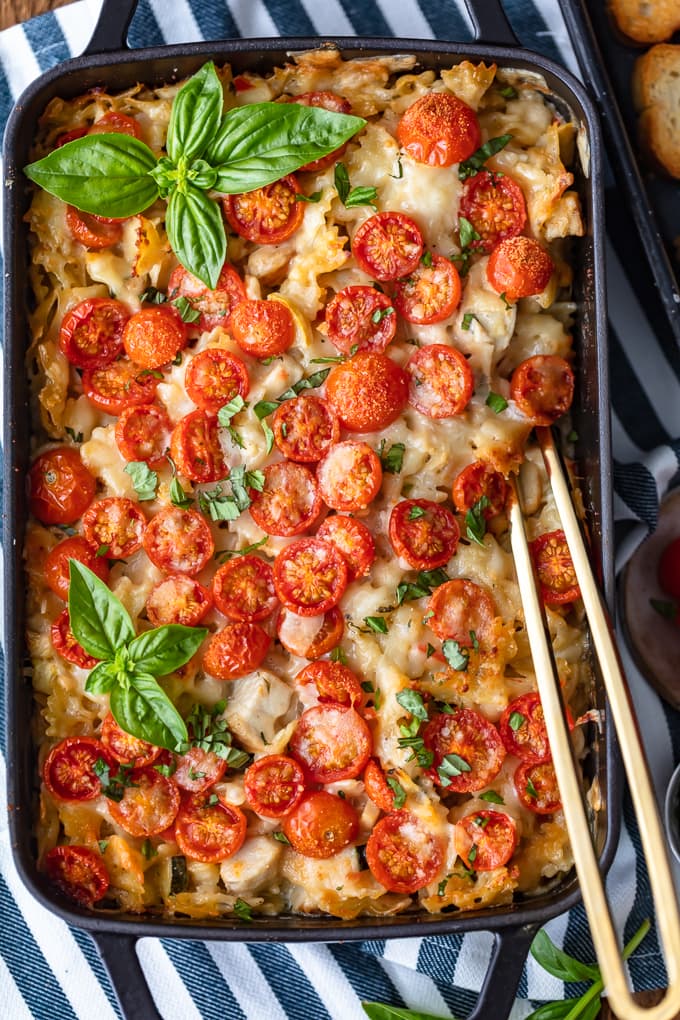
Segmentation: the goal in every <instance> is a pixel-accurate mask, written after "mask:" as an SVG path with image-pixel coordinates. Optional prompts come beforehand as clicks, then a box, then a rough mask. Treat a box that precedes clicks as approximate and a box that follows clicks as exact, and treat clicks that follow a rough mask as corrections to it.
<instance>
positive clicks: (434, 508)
mask: <svg viewBox="0 0 680 1020" xmlns="http://www.w3.org/2000/svg"><path fill="white" fill-rule="evenodd" d="M389 530H390V542H391V543H392V548H393V549H394V551H395V552H396V554H397V556H402V557H403V558H404V559H405V560H406V562H407V563H408V565H409V566H410V567H415V568H416V569H417V570H434V568H435V567H443V566H444V564H445V563H448V562H449V560H450V559H451V557H452V556H455V553H456V548H457V546H458V539H459V538H460V528H459V527H458V522H457V521H456V518H455V517H454V516H453V514H452V513H451V511H450V510H447V509H446V507H445V506H442V504H441V503H434V502H433V501H432V500H430V499H402V500H401V501H400V502H399V503H397V505H396V506H395V507H394V508H393V510H392V513H391V514H390V529H389Z"/></svg>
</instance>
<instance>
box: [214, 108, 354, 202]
mask: <svg viewBox="0 0 680 1020" xmlns="http://www.w3.org/2000/svg"><path fill="white" fill-rule="evenodd" d="M365 124H366V121H365V120H363V119H362V118H361V117H353V116H350V115H349V114H344V113H332V112H330V111H329V110H324V109H322V108H321V107H316V106H301V105H300V104H299V103H249V104H247V105H246V106H240V107H236V108H235V109H233V110H229V111H228V112H227V113H226V114H225V116H224V117H223V118H222V124H221V126H220V128H219V130H218V132H217V134H216V136H215V138H214V139H213V141H212V143H211V145H210V146H209V147H208V149H207V151H206V152H205V153H204V155H205V158H206V159H207V160H208V162H209V163H210V164H211V165H212V166H214V167H215V169H216V170H217V180H216V182H215V190H216V191H219V192H221V193H222V194H226V195H233V194H240V193H241V192H244V191H253V190H255V189H256V188H263V187H265V186H266V185H267V184H271V183H272V182H273V181H278V180H280V178H281V177H285V175H286V174H290V173H293V171H294V170H299V169H300V167H301V166H304V165H305V163H311V162H313V161H314V160H316V159H320V158H321V157H322V156H326V155H328V153H329V152H333V150H334V149H338V148H339V147H340V146H341V145H342V144H343V143H344V142H346V141H348V140H349V139H350V138H351V137H352V136H353V135H355V134H356V133H357V131H360V130H361V129H362V128H363V127H364V126H365Z"/></svg>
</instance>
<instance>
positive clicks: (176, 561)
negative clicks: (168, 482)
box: [143, 506, 215, 577]
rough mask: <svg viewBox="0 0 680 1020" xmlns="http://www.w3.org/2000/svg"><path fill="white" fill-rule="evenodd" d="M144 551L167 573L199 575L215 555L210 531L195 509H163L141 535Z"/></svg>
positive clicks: (173, 507)
mask: <svg viewBox="0 0 680 1020" xmlns="http://www.w3.org/2000/svg"><path fill="white" fill-rule="evenodd" d="M143 545H144V552H145V553H146V555H147V556H148V557H149V559H150V560H151V562H152V563H153V564H154V566H156V567H158V568H159V570H165V571H166V572H167V573H168V574H175V573H177V574H189V576H190V577H194V576H195V575H196V574H200V572H201V571H202V570H203V567H204V566H205V565H206V563H207V562H208V561H209V560H210V558H211V557H212V554H213V553H214V552H215V543H214V542H213V538H212V535H211V533H210V528H209V527H208V525H207V523H206V521H205V518H204V517H203V516H201V514H199V513H198V512H197V511H196V510H180V508H179V507H175V506H168V507H164V508H163V510H161V511H160V512H159V513H157V514H156V515H155V517H152V518H151V520H150V521H149V523H148V524H147V526H146V531H145V532H144V539H143Z"/></svg>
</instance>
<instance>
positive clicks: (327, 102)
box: [288, 92, 352, 173]
mask: <svg viewBox="0 0 680 1020" xmlns="http://www.w3.org/2000/svg"><path fill="white" fill-rule="evenodd" d="M288 102H291V103H300V105H301V106H318V107H321V109H323V110H330V111H331V112H332V113H351V112H352V104H351V103H350V102H349V101H348V100H347V99H344V98H343V97H342V96H337V95H336V94H335V92H303V93H302V95H299V96H294V97H293V98H292V99H290V100H288ZM347 144H348V143H347V142H345V144H344V145H341V146H340V148H338V149H333V151H332V152H329V153H328V155H327V156H321V157H320V158H319V159H313V160H312V162H311V163H305V165H304V166H301V167H300V169H301V170H306V171H308V172H310V173H318V172H319V170H326V169H327V168H328V167H329V166H333V164H334V163H337V162H338V160H339V159H342V156H343V153H344V151H345V149H346V148H347Z"/></svg>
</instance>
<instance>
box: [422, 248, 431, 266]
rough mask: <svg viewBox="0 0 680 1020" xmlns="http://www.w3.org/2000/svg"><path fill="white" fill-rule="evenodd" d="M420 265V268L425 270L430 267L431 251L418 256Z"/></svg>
mask: <svg viewBox="0 0 680 1020" xmlns="http://www.w3.org/2000/svg"><path fill="white" fill-rule="evenodd" d="M420 264H421V265H422V266H425V267H426V268H427V269H429V268H430V266H431V265H432V252H431V251H424V252H423V254H422V255H421V256H420Z"/></svg>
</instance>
